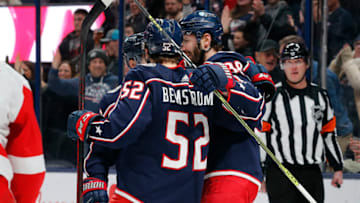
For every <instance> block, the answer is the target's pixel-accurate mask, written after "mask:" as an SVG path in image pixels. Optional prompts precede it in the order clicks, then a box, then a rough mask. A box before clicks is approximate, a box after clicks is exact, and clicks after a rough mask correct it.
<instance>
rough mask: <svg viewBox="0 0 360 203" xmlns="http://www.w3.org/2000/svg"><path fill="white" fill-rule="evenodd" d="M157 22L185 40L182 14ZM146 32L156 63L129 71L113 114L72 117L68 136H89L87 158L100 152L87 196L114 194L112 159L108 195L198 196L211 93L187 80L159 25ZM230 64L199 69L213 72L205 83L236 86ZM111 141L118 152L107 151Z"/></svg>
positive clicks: (129, 198) (100, 198)
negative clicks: (115, 186) (107, 183)
mask: <svg viewBox="0 0 360 203" xmlns="http://www.w3.org/2000/svg"><path fill="white" fill-rule="evenodd" d="M157 22H158V23H159V24H160V25H161V27H162V28H163V30H165V31H166V32H167V33H168V34H169V35H170V36H171V37H172V38H173V39H174V40H175V42H177V43H178V44H179V45H180V44H181V42H182V32H181V29H180V26H179V25H178V23H177V22H176V21H174V20H157ZM144 36H145V40H146V44H147V49H148V53H149V55H150V60H151V62H153V63H152V64H148V65H138V66H136V67H135V68H133V69H131V70H130V71H129V73H128V74H127V76H126V78H125V82H124V83H123V87H122V90H121V93H120V95H119V99H118V101H117V103H116V107H115V108H114V111H113V112H110V113H109V115H108V118H107V119H104V118H103V117H101V116H99V115H97V114H95V113H92V112H88V111H75V112H73V113H72V114H71V115H70V116H69V119H68V134H69V136H70V137H75V138H77V137H79V138H80V139H82V140H84V139H87V140H91V141H92V142H91V144H90V151H89V154H88V157H96V156H97V157H98V159H97V160H96V159H93V160H92V161H91V162H89V160H88V159H86V163H85V166H86V172H87V174H88V176H89V177H88V178H86V179H85V180H84V200H85V201H86V202H106V201H108V197H107V194H106V188H107V187H106V182H107V172H108V171H107V168H108V166H109V165H111V164H113V163H114V161H115V163H116V170H117V188H116V190H115V195H114V196H113V197H111V201H110V202H157V203H161V202H199V201H200V198H201V191H202V185H203V178H204V173H205V168H206V160H207V157H206V156H207V152H208V143H209V132H210V129H209V128H210V126H211V125H210V124H209V122H210V121H211V114H212V111H211V109H212V106H213V94H212V93H210V94H204V93H203V92H201V91H199V90H198V89H197V88H193V87H192V85H189V77H188V75H187V71H186V70H184V69H183V68H182V67H179V66H177V62H178V60H179V58H180V55H179V54H178V52H177V51H176V50H175V48H174V47H173V45H172V44H171V43H170V42H169V41H168V40H166V38H165V37H164V36H162V35H161V33H160V31H158V29H157V28H156V26H155V25H153V24H152V23H150V24H149V25H148V27H147V29H146V32H145V34H144ZM213 66H216V67H213ZM210 67H211V68H210ZM214 70H215V71H214ZM225 70H227V69H226V68H224V69H223V67H221V66H217V65H204V66H202V67H200V69H199V71H201V72H200V73H199V74H197V75H198V76H200V77H201V78H203V77H202V76H207V83H206V85H199V86H200V87H201V88H202V89H206V91H207V92H209V91H212V90H214V89H215V88H224V87H225V86H226V87H228V88H232V87H234V86H235V85H237V84H235V83H233V80H232V76H231V74H227V75H226V74H225ZM195 74H196V73H194V75H195ZM236 87H237V88H238V89H240V86H239V85H237V86H236ZM87 134H89V137H87ZM97 146H98V148H96V147H97ZM108 148H111V149H113V150H118V151H116V152H114V151H113V152H112V153H110V154H109V153H108V151H107V149H108Z"/></svg>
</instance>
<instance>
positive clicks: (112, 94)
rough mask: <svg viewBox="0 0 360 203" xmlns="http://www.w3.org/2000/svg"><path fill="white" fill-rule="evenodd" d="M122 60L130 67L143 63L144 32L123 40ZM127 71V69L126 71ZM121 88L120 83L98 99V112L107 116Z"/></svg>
mask: <svg viewBox="0 0 360 203" xmlns="http://www.w3.org/2000/svg"><path fill="white" fill-rule="evenodd" d="M123 45H124V50H123V51H124V60H125V63H126V64H127V66H128V67H129V68H130V69H131V68H134V67H135V66H136V65H140V64H143V63H145V61H146V60H145V50H144V33H143V32H141V33H136V34H133V35H131V36H129V37H127V38H125V40H124V43H123ZM126 72H128V71H126ZM120 90H121V85H119V86H117V87H116V88H114V89H112V90H110V91H108V92H107V93H106V94H105V95H104V97H103V98H102V99H101V101H100V109H99V113H100V114H101V115H102V116H103V117H107V116H108V114H109V112H110V111H112V110H113V109H114V107H115V103H116V100H117V98H118V95H119V93H120Z"/></svg>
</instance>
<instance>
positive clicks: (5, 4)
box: [0, 0, 22, 6]
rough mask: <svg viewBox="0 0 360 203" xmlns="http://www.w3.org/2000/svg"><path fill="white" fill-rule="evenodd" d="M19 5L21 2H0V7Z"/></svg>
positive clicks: (14, 0) (5, 0)
mask: <svg viewBox="0 0 360 203" xmlns="http://www.w3.org/2000/svg"><path fill="white" fill-rule="evenodd" d="M21 4H22V3H21V0H0V6H14V5H21Z"/></svg>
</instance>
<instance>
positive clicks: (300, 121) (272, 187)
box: [262, 43, 343, 203]
mask: <svg viewBox="0 0 360 203" xmlns="http://www.w3.org/2000/svg"><path fill="white" fill-rule="evenodd" d="M308 57H309V56H308V51H307V50H306V47H305V45H304V44H302V43H288V44H287V45H285V48H284V50H283V52H282V54H281V58H280V60H281V68H282V69H283V70H284V72H285V76H286V80H285V81H282V82H281V83H278V85H277V93H276V94H275V96H274V98H273V100H272V102H269V103H268V104H267V106H266V113H265V115H264V119H263V128H262V134H266V135H263V136H262V137H263V138H264V139H266V143H267V146H268V147H269V149H270V150H271V151H272V152H273V153H274V154H275V156H276V157H277V158H278V159H279V160H280V162H282V163H283V165H284V166H285V167H286V168H288V169H289V170H290V171H291V173H293V174H294V176H295V177H296V178H297V179H298V180H299V182H300V183H301V184H302V185H303V186H304V187H305V188H306V190H307V191H308V192H309V193H310V194H311V195H312V196H313V197H314V198H315V199H316V201H317V202H324V185H323V178H322V173H321V171H320V167H319V164H320V163H322V162H324V161H325V157H326V159H327V160H328V161H329V163H330V165H331V166H332V167H333V169H334V171H335V173H334V176H333V179H332V182H331V184H332V185H333V186H337V185H341V184H342V175H343V174H342V167H343V160H342V154H341V150H340V148H339V145H338V143H337V141H336V139H335V137H336V129H335V123H336V121H335V116H334V113H333V109H332V107H331V105H330V102H329V98H328V95H327V92H326V90H323V89H321V88H320V87H318V86H316V85H315V84H312V83H308V82H307V80H306V78H305V72H306V69H308V68H309V62H308ZM268 160H269V162H268V166H267V167H266V169H265V174H266V188H267V192H268V197H269V200H270V202H271V203H273V202H276V203H282V202H284V203H285V202H286V203H288V202H291V203H294V202H295V203H296V202H299V203H300V202H301V203H302V202H307V200H306V199H305V198H304V197H303V196H302V194H301V193H300V192H298V191H297V189H296V187H295V186H293V185H292V183H291V182H290V181H289V180H287V178H286V176H285V175H284V174H283V173H282V172H281V171H280V169H279V168H278V166H277V165H276V164H275V163H274V162H272V161H270V159H268Z"/></svg>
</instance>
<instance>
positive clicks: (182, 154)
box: [162, 111, 210, 171]
mask: <svg viewBox="0 0 360 203" xmlns="http://www.w3.org/2000/svg"><path fill="white" fill-rule="evenodd" d="M193 116H194V126H197V125H202V126H203V132H204V133H203V136H200V137H199V138H198V139H196V140H195V141H194V157H193V170H194V171H202V170H205V168H206V161H207V158H205V159H204V160H202V153H201V152H202V147H203V146H206V145H207V144H208V143H209V139H210V136H209V124H208V120H207V117H206V116H205V115H204V114H201V113H194V114H193ZM178 122H182V123H185V124H186V125H187V126H189V113H187V112H178V111H169V113H168V120H167V125H166V135H165V138H166V139H167V140H168V141H169V142H171V143H173V144H175V145H179V155H178V158H177V159H171V158H169V157H168V156H167V155H165V154H163V159H162V167H164V168H169V169H174V170H180V169H182V168H185V167H186V166H187V164H188V163H187V161H188V154H189V139H188V138H187V137H185V136H184V135H181V134H177V133H176V127H177V123H178Z"/></svg>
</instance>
